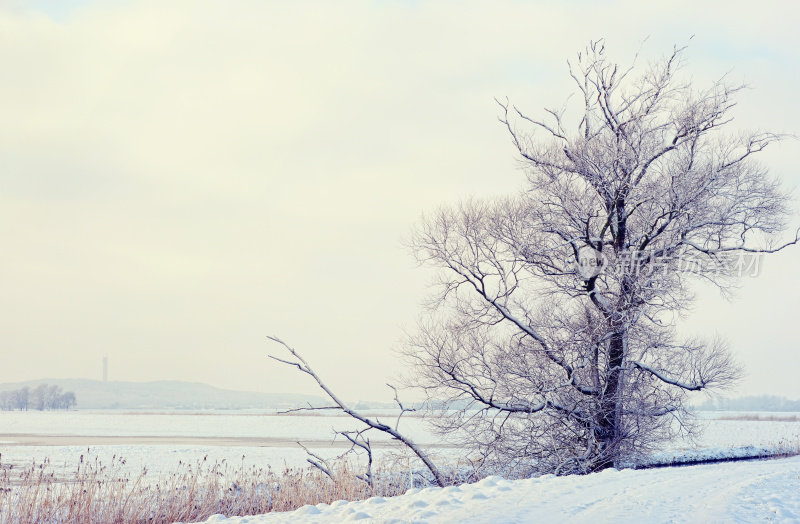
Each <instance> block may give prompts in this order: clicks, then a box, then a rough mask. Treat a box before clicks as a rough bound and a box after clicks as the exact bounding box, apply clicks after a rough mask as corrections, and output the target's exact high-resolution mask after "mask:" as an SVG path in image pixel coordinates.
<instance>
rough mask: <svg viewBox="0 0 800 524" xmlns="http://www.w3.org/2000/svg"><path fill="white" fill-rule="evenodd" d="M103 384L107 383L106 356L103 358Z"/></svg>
mask: <svg viewBox="0 0 800 524" xmlns="http://www.w3.org/2000/svg"><path fill="white" fill-rule="evenodd" d="M103 382H108V355H106V356H104V357H103Z"/></svg>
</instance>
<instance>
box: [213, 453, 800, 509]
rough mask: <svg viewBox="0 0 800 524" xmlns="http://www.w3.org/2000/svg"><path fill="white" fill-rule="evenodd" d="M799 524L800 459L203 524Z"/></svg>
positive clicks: (467, 489)
mask: <svg viewBox="0 0 800 524" xmlns="http://www.w3.org/2000/svg"><path fill="white" fill-rule="evenodd" d="M356 520H362V521H364V522H381V523H398V524H399V523H403V522H415V523H422V522H431V523H433V522H448V523H449V522H452V523H456V522H459V523H487V524H488V523H493V524H496V523H509V524H510V523H526V522H547V523H558V522H569V523H571V524H578V523H584V522H585V523H592V524H594V523H597V522H615V523H628V522H630V523H641V522H648V523H659V522H664V523H666V522H671V523H680V522H685V523H695V522H696V523H716V522H720V523H722V522H725V523H728V522H776V523H797V522H800V457H792V458H786V459H776V460H769V461H755V462H735V463H723V464H714V465H701V466H687V467H681V468H662V469H650V470H638V471H637V470H629V469H624V470H606V471H603V472H600V473H594V474H590V475H582V476H567V477H555V476H552V475H548V476H544V477H539V478H533V479H524V480H513V481H509V480H505V479H502V478H499V477H489V478H486V479H484V480H482V481H480V482H477V483H475V484H468V485H462V486H453V487H447V488H426V489H411V490H409V491H408V492H406V493H405V494H404V495H400V496H397V497H391V498H381V497H375V498H371V499H367V500H362V501H354V502H346V501H336V502H334V503H332V504H319V505H316V506H304V507H302V508H300V509H297V510H295V511H291V512H285V513H270V514H266V515H258V516H250V517H232V518H225V517H224V516H222V515H215V516H212V517H210V518H209V519H208V520H206V521H205V522H207V523H208V524H277V523H287V524H310V523H315V522H320V523H324V522H348V521H356Z"/></svg>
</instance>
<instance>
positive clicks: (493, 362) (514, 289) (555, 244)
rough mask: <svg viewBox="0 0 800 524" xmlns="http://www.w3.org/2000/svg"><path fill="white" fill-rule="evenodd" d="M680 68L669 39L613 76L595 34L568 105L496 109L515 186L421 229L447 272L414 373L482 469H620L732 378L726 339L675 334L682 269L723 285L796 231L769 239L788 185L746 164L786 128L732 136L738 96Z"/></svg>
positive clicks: (431, 259)
mask: <svg viewBox="0 0 800 524" xmlns="http://www.w3.org/2000/svg"><path fill="white" fill-rule="evenodd" d="M681 62H682V49H675V50H674V52H673V53H672V54H670V55H669V56H667V57H666V58H664V59H663V60H661V61H658V62H656V63H654V64H651V65H650V66H648V67H645V68H642V69H641V70H640V69H639V68H638V67H635V66H632V67H630V68H621V67H619V66H618V65H616V64H614V63H611V62H610V61H609V60H608V59H607V58H606V54H605V51H604V45H603V44H602V42H600V43H592V44H590V45H589V46H588V48H587V49H586V50H585V52H583V53H580V54H579V55H578V60H577V61H576V62H575V63H574V64H571V65H570V68H569V73H570V75H571V76H572V78H573V79H574V81H575V85H576V86H577V92H578V93H579V96H578V97H577V100H579V103H578V106H579V107H578V108H577V110H575V111H574V114H573V113H571V112H570V110H569V109H566V110H546V114H545V115H544V116H545V118H542V119H539V118H534V117H530V116H528V115H527V114H526V113H524V112H522V111H520V110H518V109H517V108H516V107H515V106H513V105H510V104H509V103H507V102H500V107H501V114H502V116H501V122H502V123H503V125H504V126H505V127H506V128H507V130H508V132H509V133H510V137H511V140H512V142H513V144H514V146H515V147H516V149H517V150H518V153H519V155H520V161H521V163H522V165H523V166H524V169H525V172H526V175H527V184H526V188H525V191H524V192H522V193H521V194H519V195H515V196H512V197H509V198H507V199H503V200H498V201H469V202H465V203H463V204H461V205H460V206H457V207H455V208H449V209H443V210H441V211H439V212H438V213H436V214H434V215H432V216H430V217H428V218H427V219H425V220H424V221H423V224H422V225H421V226H420V227H419V228H418V229H417V230H416V231H415V234H414V237H413V241H412V244H413V248H414V250H415V253H416V254H417V255H418V257H419V259H420V260H421V261H423V262H425V263H429V264H432V265H434V266H436V267H439V268H441V281H440V286H439V287H438V288H437V292H436V294H435V296H434V297H433V298H434V300H432V302H431V304H432V305H431V308H432V309H433V314H430V315H428V316H427V320H425V321H424V322H422V324H421V328H420V330H419V332H418V333H417V334H416V335H414V336H412V337H411V341H410V346H409V351H408V354H409V355H410V357H411V359H412V360H413V362H414V364H415V374H416V377H415V379H414V383H415V384H416V385H418V386H420V387H422V388H424V390H425V391H427V392H428V395H429V397H430V399H432V400H436V401H437V402H440V401H442V400H444V401H445V405H449V406H450V407H457V408H458V409H451V410H445V411H443V417H442V418H439V419H434V420H438V421H439V422H438V424H439V426H440V429H441V430H443V431H447V432H449V433H451V434H454V433H455V432H456V431H455V430H460V431H461V432H460V434H462V435H464V436H465V437H464V444H465V445H468V446H470V447H471V449H473V450H474V451H475V452H478V453H480V456H481V458H482V459H483V461H482V462H483V463H486V464H489V463H502V464H505V465H518V466H520V467H524V468H533V469H537V470H543V471H555V472H558V473H569V472H587V471H596V470H599V469H603V468H606V467H609V466H612V465H614V464H615V463H617V462H618V461H619V460H620V459H621V458H623V457H630V456H631V455H635V454H637V453H640V452H643V451H646V450H648V449H651V448H652V446H654V445H655V444H657V443H658V442H660V441H662V440H663V439H666V438H669V437H671V436H672V434H673V432H674V431H675V430H676V428H682V427H686V426H685V423H686V411H685V409H684V406H685V403H686V399H687V395H688V394H689V392H693V391H700V390H707V389H712V388H715V387H717V388H718V387H724V386H726V385H729V384H730V383H731V382H732V381H733V380H735V379H736V377H737V375H738V373H739V371H738V369H737V367H736V365H735V364H734V362H733V360H732V359H731V357H730V355H729V353H728V352H727V350H726V348H725V345H724V344H723V343H722V342H721V341H710V342H707V341H702V340H694V339H692V340H686V339H682V338H680V337H679V335H678V334H677V333H676V329H675V326H674V321H673V319H674V318H675V314H676V313H679V312H682V311H685V310H686V308H687V307H689V306H690V304H691V303H692V295H691V292H690V291H691V290H690V286H691V283H692V281H693V280H697V279H702V280H706V281H709V282H712V283H713V284H715V285H717V286H719V288H720V289H722V290H728V289H729V288H730V286H731V285H733V284H734V283H735V281H736V279H737V277H738V276H740V275H741V273H742V272H743V270H747V269H748V268H749V267H752V266H753V264H755V263H757V257H759V256H761V254H763V253H769V252H774V251H777V250H779V249H782V248H783V247H785V246H786V245H790V244H794V243H796V242H797V237H796V235H795V240H794V241H792V242H788V243H784V244H780V243H776V240H775V237H776V234H778V233H780V232H781V231H783V230H784V228H785V223H786V221H787V218H788V217H789V208H788V200H787V196H786V194H785V193H784V192H782V190H781V188H780V187H779V184H778V182H777V181H776V180H775V179H773V178H771V177H770V176H769V175H768V173H767V171H766V170H765V169H764V168H763V167H761V166H760V165H758V164H757V163H756V162H755V161H754V156H755V155H756V154H757V153H759V152H761V151H762V150H764V148H765V147H767V146H768V145H769V144H771V143H773V142H775V141H777V140H779V139H780V138H781V137H780V136H779V135H776V134H773V133H768V132H755V133H750V134H727V133H725V126H726V124H728V123H729V122H730V121H731V109H732V108H733V107H734V101H733V96H734V95H735V94H736V92H737V91H738V90H739V89H741V88H740V87H737V86H732V85H730V84H728V83H727V82H726V81H725V80H721V81H718V82H716V83H714V84H713V85H711V86H710V87H708V88H707V89H705V90H697V89H695V88H693V86H692V85H691V84H690V83H689V82H685V81H682V80H681V76H680V74H679V70H680V67H681V65H682V64H681ZM575 100H576V99H575V98H573V102H574V101H575ZM465 406H466V407H465Z"/></svg>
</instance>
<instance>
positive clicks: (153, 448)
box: [0, 410, 800, 476]
mask: <svg viewBox="0 0 800 524" xmlns="http://www.w3.org/2000/svg"><path fill="white" fill-rule="evenodd" d="M372 415H373V416H378V418H379V419H380V420H382V421H384V422H393V420H394V419H393V417H392V416H390V415H391V413H387V412H386V411H385V410H384V411H381V412H376V413H373V414H372ZM381 415H385V416H381ZM747 415H748V414H746V413H733V412H731V413H724V412H705V413H700V415H699V416H700V419H701V420H702V422H703V426H704V433H703V434H702V436H701V437H700V439H699V440H698V441H697V442H695V443H692V442H675V443H673V444H672V445H671V446H669V448H668V449H665V450H664V451H662V452H659V453H658V454H656V455H655V456H654V460H655V461H662V462H663V461H672V460H681V459H692V458H703V457H721V456H730V455H737V454H738V455H742V454H752V453H753V452H759V451H772V450H777V451H781V450H784V449H787V448H791V447H795V448H796V447H798V446H800V414H797V413H759V414H757V415H758V416H760V417H762V418H765V417H770V416H773V417H779V418H793V419H794V420H793V421H764V420H726V419H728V418H737V417H743V416H744V417H747ZM750 418H754V417H750ZM355 427H358V425H357V423H356V422H354V421H353V420H352V419H350V418H349V417H344V416H331V415H291V416H288V415H275V414H265V413H263V412H252V411H232V412H231V411H212V412H135V411H72V412H0V463H2V464H14V465H17V466H19V465H24V464H30V463H31V462H32V461H33V460H36V461H37V462H41V461H42V460H43V459H45V458H48V459H49V460H50V462H51V464H52V465H53V466H55V467H56V468H63V469H64V470H65V471H71V470H72V469H74V467H75V465H76V464H77V463H78V462H79V460H80V457H81V455H84V457H87V458H88V457H98V458H99V459H100V460H101V461H103V462H104V463H109V462H111V458H112V457H114V456H116V457H123V458H124V459H125V460H126V467H127V468H129V471H131V472H134V473H135V472H138V471H140V470H141V468H143V467H145V466H146V467H147V468H148V471H149V472H150V475H151V476H153V475H157V474H159V473H167V472H171V471H174V470H175V468H176V467H177V466H178V463H179V462H183V463H184V464H185V463H193V462H196V461H198V460H202V459H203V458H204V457H208V460H209V461H210V462H215V461H219V462H221V461H223V460H224V461H226V462H227V463H229V464H232V465H242V464H244V465H246V466H253V465H255V466H260V467H266V466H271V467H272V468H273V469H276V468H282V467H284V466H290V467H291V466H304V465H306V462H305V459H306V455H305V452H303V451H302V450H301V449H300V448H299V447H298V446H297V444H296V441H298V440H299V441H301V442H303V443H304V444H306V445H307V446H309V447H310V448H311V449H313V450H314V451H315V452H318V453H319V454H321V455H323V456H328V457H334V456H336V455H338V454H340V453H342V452H343V451H345V449H346V445H345V443H344V442H343V441H342V440H341V439H339V440H338V441H335V442H334V441H332V435H333V433H332V428H336V429H340V430H341V429H349V428H355ZM401 429H404V430H405V431H406V432H407V433H409V434H410V435H411V436H412V437H413V438H414V439H416V440H417V441H418V442H419V443H420V444H422V445H425V446H427V447H429V448H432V453H433V454H434V455H439V456H440V457H441V458H445V457H447V456H448V455H451V456H453V455H455V454H457V453H458V450H457V449H452V447H451V446H450V445H449V444H448V443H447V442H443V441H442V439H441V438H440V437H438V436H436V435H434V434H432V433H431V432H430V431H428V430H427V429H426V427H425V424H424V421H423V420H422V419H420V418H414V417H407V418H404V419H403V422H402V425H401ZM372 440H373V441H374V442H376V448H378V449H377V451H378V453H379V454H380V455H382V456H384V457H386V458H389V457H390V456H391V457H394V456H396V455H397V454H398V453H400V452H402V451H403V450H400V449H397V448H395V447H394V446H392V445H391V443H390V442H388V441H387V440H386V436H385V435H384V434H381V433H375V435H374V436H373V437H372ZM87 449H88V452H87Z"/></svg>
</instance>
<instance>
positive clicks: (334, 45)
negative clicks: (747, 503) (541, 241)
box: [0, 0, 800, 399]
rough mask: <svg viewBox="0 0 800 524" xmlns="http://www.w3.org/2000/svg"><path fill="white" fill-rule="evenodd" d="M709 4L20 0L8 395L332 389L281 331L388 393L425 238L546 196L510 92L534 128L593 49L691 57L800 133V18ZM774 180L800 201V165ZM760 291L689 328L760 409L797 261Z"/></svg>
mask: <svg viewBox="0 0 800 524" xmlns="http://www.w3.org/2000/svg"><path fill="white" fill-rule="evenodd" d="M711 4H712V3H711V2H709V3H702V4H701V3H700V2H696V1H692V2H675V1H671V2H657V3H654V2H641V1H634V2H608V1H606V2H573V3H571V4H570V3H568V2H555V1H553V2H518V1H517V2H515V1H499V2H461V1H459V2H455V1H453V2H424V1H409V2H401V1H371V2H370V1H361V2H317V3H307V2H266V1H249V2H248V1H240V2H232V1H219V2H207V1H199V0H186V1H169V2H164V1H160V0H159V1H133V0H131V1H118V2H116V1H104V2H100V1H97V2H91V1H76V0H71V1H63V0H62V1H59V2H51V1H44V0H42V1H36V2H24V1H21V0H20V1H8V0H5V1H4V0H0V76H1V77H2V78H0V240H2V245H1V247H2V251H1V252H0V355H2V359H1V361H0V381H2V382H5V381H20V380H27V379H35V378H44V377H89V378H100V376H101V370H102V368H101V359H102V356H103V355H105V354H107V355H108V356H109V362H110V365H109V368H110V369H109V374H110V378H111V379H112V380H134V381H146V380H161V379H179V380H189V381H199V382H206V383H209V384H213V385H216V386H220V387H226V388H236V389H245V390H256V391H291V392H311V391H314V388H313V384H312V383H310V382H309V381H308V380H306V377H301V376H299V375H297V374H294V373H293V372H292V371H291V370H289V369H288V368H283V367H280V365H278V364H276V363H273V362H271V361H269V360H268V359H267V358H266V354H267V352H268V350H270V349H273V348H271V346H269V345H268V343H267V342H266V340H265V335H267V334H276V335H279V336H281V337H283V338H285V339H286V340H287V341H290V342H291V343H292V344H293V345H295V346H296V347H297V348H298V349H299V350H301V351H302V352H303V353H304V354H305V356H306V357H307V358H308V360H310V362H311V363H312V364H314V365H315V366H316V367H317V368H318V369H319V370H320V371H322V372H323V375H325V376H326V377H328V381H329V382H330V383H331V385H332V386H334V388H335V389H337V390H340V391H341V394H342V395H344V396H346V397H351V398H355V397H357V398H381V399H384V398H389V395H388V394H387V393H386V392H385V387H383V383H384V382H386V381H387V380H388V379H390V378H392V377H393V376H395V375H396V374H398V373H399V372H401V371H402V364H401V362H400V360H399V358H398V357H396V355H395V353H394V352H393V350H394V349H396V348H397V347H399V344H400V342H401V341H402V338H403V330H404V329H413V326H414V325H415V322H416V319H417V318H418V316H419V314H420V311H421V309H420V302H421V301H422V299H423V298H424V295H425V292H426V287H427V284H428V282H429V280H430V278H431V274H430V272H429V271H428V270H426V269H423V268H418V267H416V265H415V262H414V260H413V258H412V256H411V255H410V253H409V251H408V250H407V249H406V248H405V247H404V243H403V239H404V238H407V237H408V234H409V231H410V229H411V227H412V226H413V225H414V224H415V223H417V222H418V221H419V218H420V216H421V214H422V213H423V212H425V211H431V210H434V209H435V208H436V207H438V206H439V205H442V204H447V203H455V202H458V201H459V200H460V199H463V198H466V197H468V196H470V195H474V196H493V195H504V194H509V193H512V192H514V191H517V190H519V189H520V188H521V187H522V183H523V175H522V174H521V173H520V172H519V171H518V170H517V168H516V164H515V161H514V156H513V152H514V149H513V147H512V145H511V144H510V142H509V138H508V136H507V134H506V133H505V132H504V130H503V128H502V126H501V125H500V124H499V123H498V122H497V115H498V109H497V106H496V105H495V103H494V102H493V98H494V97H506V96H508V97H510V99H511V100H512V101H513V102H514V103H516V104H517V105H518V106H520V107H522V108H524V109H526V110H527V111H528V112H530V113H536V112H537V111H539V110H540V109H541V108H542V107H543V106H557V105H561V104H562V103H563V102H564V101H565V99H566V97H567V95H568V94H569V93H570V91H571V90H572V88H571V86H570V83H569V78H568V76H567V71H566V66H565V61H566V59H568V58H571V57H573V56H574V55H575V53H576V52H577V51H578V50H579V49H580V48H582V47H583V46H584V45H585V44H586V43H587V41H588V40H589V39H593V38H599V37H605V38H606V41H607V49H608V51H609V53H610V55H611V56H612V57H614V58H617V59H619V60H620V61H628V60H629V59H630V58H631V57H632V54H633V52H634V50H635V49H636V48H638V47H639V45H640V43H641V42H642V41H643V40H644V39H645V38H646V37H648V36H649V39H648V40H647V42H646V44H645V45H644V51H643V55H644V56H645V58H652V57H658V56H660V55H662V54H663V53H666V52H668V51H669V50H670V49H671V47H672V45H673V44H675V43H677V44H683V43H686V42H688V41H689V38H690V37H691V35H695V36H694V38H693V39H692V40H691V44H690V48H689V51H688V53H687V58H688V66H687V72H688V73H690V74H691V75H692V76H693V77H694V79H695V80H696V81H697V82H698V83H700V84H702V83H704V82H708V81H709V80H710V79H713V78H716V77H719V76H721V75H723V74H725V73H729V75H730V76H731V78H732V79H733V80H735V81H745V82H747V83H748V84H749V85H750V86H751V87H752V89H750V90H748V91H747V92H745V93H744V94H743V95H742V96H741V97H740V104H739V106H738V107H737V113H736V116H737V120H736V125H737V126H740V127H742V128H766V129H770V130H773V131H779V132H789V133H800V129H799V128H798V122H800V104H798V102H797V100H798V93H799V92H800V67H798V64H800V36H798V35H799V33H800V32H799V31H798V30H797V28H796V21H797V19H798V17H797V14H798V13H796V12H789V11H790V10H792V9H795V8H794V7H793V6H792V7H789V6H791V5H792V4H790V3H788V2H769V1H760V2H757V3H755V4H754V3H753V2H746V3H745V2H719V3H717V8H716V9H712V8H710V7H708V6H710V5H711ZM700 5H703V6H704V8H703V10H702V11H701V10H699V9H698V8H699V6H700ZM762 161H764V162H765V163H766V164H767V165H768V166H770V168H771V169H772V172H773V173H775V174H777V175H779V176H780V177H781V178H782V179H783V180H784V182H785V184H786V186H787V187H788V188H794V187H796V186H797V185H798V183H799V182H800V174H799V173H798V170H797V168H796V167H795V166H797V165H798V162H800V143H798V142H796V141H788V142H785V143H783V144H781V145H779V146H777V147H775V148H773V149H772V150H770V151H768V152H767V153H765V154H764V155H762ZM795 222H797V220H795ZM787 235H788V233H787ZM761 269H762V274H761V276H759V277H758V278H755V279H747V280H745V281H743V283H742V288H741V290H740V291H739V293H738V295H737V297H736V298H735V300H734V302H732V303H726V302H725V301H724V300H723V299H721V298H720V297H719V295H718V294H717V293H716V292H714V291H711V290H703V289H701V290H700V296H699V300H698V302H697V306H696V308H695V311H694V313H693V314H692V315H691V317H690V318H689V319H688V320H687V322H686V326H685V327H686V330H687V331H689V332H695V333H700V334H708V335H713V334H714V333H719V334H721V335H723V336H725V337H727V338H728V339H729V341H730V342H731V346H732V348H733V350H734V352H735V354H736V356H737V357H738V358H739V360H740V361H741V362H742V363H743V364H744V365H745V366H746V367H747V369H748V375H747V378H746V379H745V380H744V381H743V382H742V384H741V387H740V388H739V391H738V392H739V393H741V394H755V393H774V394H782V395H787V396H789V397H794V398H798V397H800V381H798V380H797V376H798V363H799V362H800V352H799V350H800V347H799V345H798V338H800V337H798V335H800V322H798V313H797V311H798V307H799V306H798V303H797V300H798V299H797V297H798V296H800V273H798V271H800V248H797V249H793V250H790V251H787V252H785V253H782V254H780V255H777V256H775V257H772V258H770V259H768V260H766V261H765V262H764V263H763V264H762V267H761ZM314 392H315V391H314Z"/></svg>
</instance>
